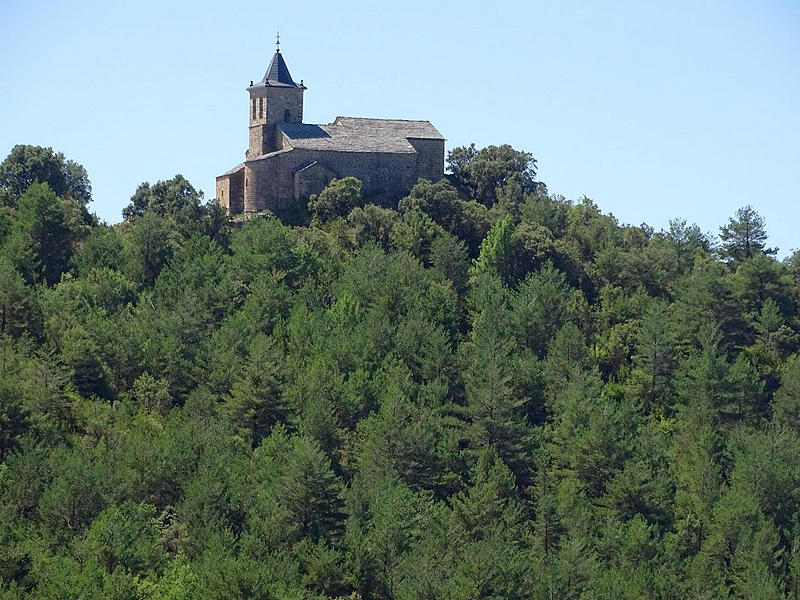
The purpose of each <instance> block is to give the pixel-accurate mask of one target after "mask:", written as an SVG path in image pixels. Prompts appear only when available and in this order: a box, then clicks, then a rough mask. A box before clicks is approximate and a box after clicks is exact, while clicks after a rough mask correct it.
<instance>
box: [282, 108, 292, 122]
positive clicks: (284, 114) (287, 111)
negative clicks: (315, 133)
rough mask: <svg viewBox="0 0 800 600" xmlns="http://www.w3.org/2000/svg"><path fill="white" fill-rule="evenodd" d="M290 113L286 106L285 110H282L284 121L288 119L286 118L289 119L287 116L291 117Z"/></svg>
mask: <svg viewBox="0 0 800 600" xmlns="http://www.w3.org/2000/svg"><path fill="white" fill-rule="evenodd" d="M291 114H292V113H290V112H289V109H288V108H287V109H286V110H285V111H283V120H284V121H288V120H289V118H290V117H291Z"/></svg>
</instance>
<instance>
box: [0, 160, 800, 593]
mask: <svg viewBox="0 0 800 600" xmlns="http://www.w3.org/2000/svg"><path fill="white" fill-rule="evenodd" d="M27 148H28V149H27V150H25V149H21V150H18V149H17V148H15V149H14V152H12V155H11V156H10V157H9V158H8V159H6V162H4V163H3V166H2V168H0V175H2V176H3V177H6V175H3V173H18V172H22V171H23V170H24V168H26V167H25V165H26V164H28V163H31V164H32V162H34V161H33V159H29V157H31V156H33V157H35V156H38V155H41V154H43V153H44V154H47V153H46V152H44V151H43V150H42V149H38V150H37V149H35V148H31V147H27ZM50 155H52V151H49V155H48V156H50ZM54 156H55V157H60V155H54ZM451 159H452V160H451V163H452V164H453V171H454V172H457V173H458V176H457V177H454V181H455V182H456V183H457V184H458V186H459V187H454V185H453V184H451V183H449V182H448V181H441V182H438V183H430V182H426V181H420V182H419V183H418V184H417V186H415V187H414V189H413V190H412V191H411V193H410V194H409V196H408V197H407V198H405V199H403V200H402V201H400V203H399V205H398V207H397V210H394V209H392V208H387V207H385V206H376V205H374V204H370V203H368V199H363V198H361V193H360V186H359V185H358V182H354V181H350V180H347V179H344V180H341V181H340V182H335V183H334V184H333V185H332V187H331V188H329V189H328V190H326V191H324V192H323V193H322V194H320V195H319V196H318V197H316V198H315V199H314V200H313V201H312V203H311V206H310V207H309V212H310V214H311V215H312V216H313V220H312V222H311V223H310V224H308V225H306V226H296V227H289V226H285V225H283V224H281V222H280V221H279V220H277V219H275V218H252V219H250V220H248V221H246V222H245V223H244V224H242V225H241V226H239V227H233V226H232V225H231V224H229V223H228V222H227V220H226V219H225V218H223V216H222V215H221V214H220V212H219V210H218V209H217V208H216V206H215V205H214V204H213V203H205V204H204V203H203V202H202V194H201V193H200V192H198V191H197V190H195V189H194V188H193V187H192V186H191V184H190V183H189V182H188V181H186V180H185V179H184V178H183V177H181V176H176V177H175V178H173V179H171V180H169V181H164V182H158V183H156V184H155V185H152V186H151V185H149V184H143V185H142V186H140V187H139V189H138V190H136V193H135V195H134V196H133V198H132V200H131V204H130V206H129V207H127V208H126V209H125V215H126V221H124V222H123V223H121V224H119V225H116V226H113V227H108V226H106V225H102V224H96V223H94V221H93V219H91V218H88V219H87V218H84V216H83V214H82V212H81V209H82V208H84V207H85V202H84V199H82V198H80V197H78V196H76V195H75V192H74V190H71V189H69V188H57V187H54V182H55V181H58V178H57V177H56V178H55V179H52V180H50V179H47V178H45V177H43V176H40V175H36V176H35V177H34V178H33V179H31V180H30V181H29V182H28V185H27V187H25V188H24V189H20V188H19V187H14V185H16V184H13V185H12V184H9V183H8V181H11V180H9V179H4V180H2V181H0V184H1V185H2V186H3V188H2V189H3V194H4V196H3V206H2V208H0V211H2V212H0V598H2V599H12V598H14V599H16V598H22V597H31V598H41V599H64V598H119V599H143V600H144V599H148V600H149V599H153V600H155V599H180V598H210V599H213V598H220V599H221V598H298V599H299V598H319V599H322V598H351V599H357V598H363V599H367V598H369V599H390V598H398V599H426V598H427V599H440V598H449V599H465V600H466V599H471V598H586V599H588V598H592V599H599V598H609V599H611V598H613V599H618V598H631V599H633V598H636V599H638V598H663V599H673V598H674V599H678V598H764V599H771V598H776V599H777V598H793V599H798V598H800V470H798V468H797V466H798V464H800V353H798V350H799V349H800V319H799V318H798V314H799V313H798V300H799V299H800V296H799V295H798V294H799V293H800V288H799V287H798V285H799V283H800V280H799V279H798V277H799V276H800V268H798V266H797V265H798V264H800V259H798V258H797V257H796V256H795V257H792V259H790V260H788V261H787V263H786V264H784V263H780V262H777V261H776V260H775V259H774V258H773V257H772V254H771V250H769V249H768V248H766V245H765V244H766V230H765V224H764V222H763V220H762V219H761V218H760V216H758V214H757V213H756V212H755V211H754V210H753V209H752V208H750V207H747V208H745V209H742V210H740V211H739V213H737V215H736V216H735V217H734V218H732V219H730V221H729V222H728V223H727V224H726V225H725V226H724V227H723V228H722V236H721V237H722V242H723V243H722V245H721V246H720V247H719V248H718V249H717V248H716V247H715V245H714V241H713V240H712V239H710V238H709V237H708V236H707V235H704V234H703V233H702V232H701V231H699V229H698V228H697V227H696V226H689V225H687V224H686V222H685V221H679V220H676V221H673V222H672V223H671V225H670V228H669V230H667V231H660V232H654V231H653V230H652V229H651V228H650V227H647V226H645V225H642V226H639V227H634V226H627V225H621V224H619V223H618V222H617V221H616V220H615V219H614V218H613V217H612V216H610V215H607V214H603V213H602V212H601V211H600V209H599V208H598V207H597V206H596V205H595V204H593V203H592V202H591V201H590V200H588V199H585V198H584V199H583V200H581V201H579V202H570V201H567V200H565V199H564V198H562V197H558V196H552V195H548V194H547V193H546V189H545V188H544V186H543V185H542V184H541V183H539V182H536V181H535V180H534V175H535V171H534V169H533V166H534V164H535V163H534V162H533V159H532V157H531V156H530V155H528V154H526V153H520V152H517V151H514V150H513V149H511V148H510V147H507V146H503V147H500V148H489V149H485V150H480V151H476V150H475V149H474V147H473V148H460V149H456V150H454V151H453V153H452V154H451ZM58 160H59V161H60V162H61V165H62V166H61V168H65V165H66V166H68V167H69V168H70V169H72V170H73V171H74V170H75V169H76V166H75V165H74V163H69V161H64V159H63V157H60V158H59V159H58ZM70 164H71V165H72V166H69V165H70ZM81 169H82V168H81ZM48 177H49V176H48ZM53 177H55V176H53ZM34 180H35V181H34ZM15 181H16V180H15ZM19 181H22V179H19ZM86 185H87V186H88V179H86ZM86 189H90V188H88V187H86ZM745 221H746V222H745Z"/></svg>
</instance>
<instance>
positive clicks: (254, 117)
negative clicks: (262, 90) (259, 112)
mask: <svg viewBox="0 0 800 600" xmlns="http://www.w3.org/2000/svg"><path fill="white" fill-rule="evenodd" d="M255 119H256V99H255V98H253V120H254V121H255Z"/></svg>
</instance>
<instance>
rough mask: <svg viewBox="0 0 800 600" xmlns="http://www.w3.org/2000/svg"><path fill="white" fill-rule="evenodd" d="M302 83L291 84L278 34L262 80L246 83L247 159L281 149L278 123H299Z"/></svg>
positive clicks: (301, 119) (300, 119)
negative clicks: (248, 119) (248, 135)
mask: <svg viewBox="0 0 800 600" xmlns="http://www.w3.org/2000/svg"><path fill="white" fill-rule="evenodd" d="M305 90H306V87H305V86H304V85H303V82H302V81H300V83H299V84H297V83H295V82H294V80H293V79H292V76H291V75H290V74H289V68H288V67H287V66H286V61H284V60H283V55H282V54H281V47H280V34H278V40H277V42H276V48H275V55H274V56H273V57H272V62H270V64H269V68H268V69H267V72H266V73H264V78H263V79H262V80H261V81H259V82H258V83H255V84H254V83H253V82H252V81H251V82H250V87H249V88H247V91H248V92H249V94H250V106H249V113H250V145H249V148H248V150H247V157H248V158H254V157H256V156H260V155H262V154H268V153H270V152H275V151H276V150H280V149H281V148H282V138H281V134H280V131H279V129H278V127H277V125H278V124H279V123H302V122H303V92H304V91H305Z"/></svg>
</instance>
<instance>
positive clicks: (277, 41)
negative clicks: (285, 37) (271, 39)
mask: <svg viewBox="0 0 800 600" xmlns="http://www.w3.org/2000/svg"><path fill="white" fill-rule="evenodd" d="M275 51H276V52H280V51H281V30H280V28H279V29H278V34H277V36H276V38H275Z"/></svg>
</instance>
